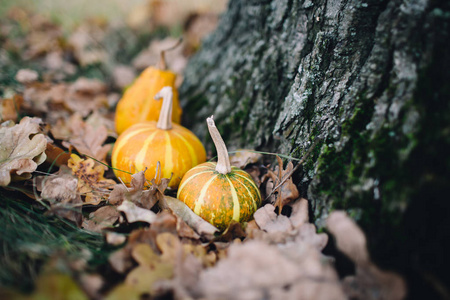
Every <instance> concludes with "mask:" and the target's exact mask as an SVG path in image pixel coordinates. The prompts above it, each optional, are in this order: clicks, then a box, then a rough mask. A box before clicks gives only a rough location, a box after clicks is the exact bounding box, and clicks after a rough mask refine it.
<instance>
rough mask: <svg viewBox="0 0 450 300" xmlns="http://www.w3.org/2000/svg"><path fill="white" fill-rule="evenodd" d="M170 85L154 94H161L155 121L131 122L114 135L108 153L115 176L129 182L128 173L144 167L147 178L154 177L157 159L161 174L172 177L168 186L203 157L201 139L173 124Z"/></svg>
mask: <svg viewBox="0 0 450 300" xmlns="http://www.w3.org/2000/svg"><path fill="white" fill-rule="evenodd" d="M172 97H173V92H172V87H164V88H163V89H162V90H161V91H160V92H159V93H158V94H157V95H156V98H157V99H160V98H163V101H162V102H163V105H162V109H161V115H160V117H159V120H158V122H155V121H147V122H142V123H138V124H135V125H132V126H131V127H130V128H128V129H127V130H125V131H124V132H123V133H122V134H121V135H120V136H119V138H118V139H117V141H116V143H115V145H114V148H113V151H112V157H111V164H112V166H113V168H114V173H115V175H116V177H118V178H120V179H121V180H122V181H123V182H124V183H126V184H129V183H130V182H131V174H134V173H136V172H139V171H143V170H145V169H147V171H146V172H145V177H146V178H147V180H151V179H152V178H155V174H156V169H157V165H158V162H159V163H160V164H161V176H162V177H164V178H170V177H171V176H172V179H171V180H170V182H169V187H170V188H173V189H174V188H176V187H178V184H179V183H180V181H181V178H182V177H183V175H184V174H185V173H186V172H187V171H188V170H189V169H191V168H192V167H195V166H196V165H197V164H199V163H203V162H205V161H206V151H205V148H204V147H203V144H202V143H201V142H200V140H199V139H198V138H197V137H196V136H195V135H194V134H193V133H192V132H191V131H190V130H188V129H187V128H185V127H183V126H181V125H179V124H173V123H172V120H171V118H170V115H171V112H172V99H173V98H172Z"/></svg>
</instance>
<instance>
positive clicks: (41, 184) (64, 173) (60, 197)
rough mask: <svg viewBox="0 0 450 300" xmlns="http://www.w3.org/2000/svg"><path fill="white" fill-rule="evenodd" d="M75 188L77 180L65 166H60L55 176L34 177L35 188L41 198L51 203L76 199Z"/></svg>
mask: <svg viewBox="0 0 450 300" xmlns="http://www.w3.org/2000/svg"><path fill="white" fill-rule="evenodd" d="M77 186H78V179H77V178H76V177H75V176H73V175H72V172H71V170H70V169H69V168H68V167H67V166H61V168H60V169H59V171H58V172H57V173H55V174H51V175H49V176H38V177H36V188H37V190H38V191H41V197H42V198H43V199H45V200H48V201H50V202H51V203H57V202H67V201H70V200H71V199H74V198H77V197H78V196H79V195H78V193H77Z"/></svg>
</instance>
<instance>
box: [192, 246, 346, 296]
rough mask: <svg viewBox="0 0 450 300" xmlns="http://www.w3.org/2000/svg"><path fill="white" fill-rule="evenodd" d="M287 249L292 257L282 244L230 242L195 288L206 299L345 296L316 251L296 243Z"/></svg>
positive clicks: (336, 279) (332, 272) (328, 266)
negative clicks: (293, 255)
mask: <svg viewBox="0 0 450 300" xmlns="http://www.w3.org/2000/svg"><path fill="white" fill-rule="evenodd" d="M289 249H290V250H291V251H293V252H296V256H297V258H296V259H295V260H293V259H292V257H290V256H287V255H286V254H285V252H286V250H287V248H286V247H279V246H276V245H268V244H266V243H264V242H262V241H255V240H249V241H247V242H243V243H233V244H232V245H231V246H230V248H229V249H228V256H227V257H225V258H223V259H221V260H219V261H218V263H217V264H216V265H215V266H214V267H212V268H208V269H205V270H204V271H203V272H201V273H200V280H199V290H200V291H201V293H202V296H203V297H204V298H206V299H249V300H253V299H255V300H256V299H264V298H267V299H311V300H313V299H314V300H315V299H345V297H344V295H343V292H342V290H341V289H340V286H339V281H338V276H337V274H336V272H335V271H334V270H333V268H332V267H331V265H330V264H328V263H326V262H325V261H324V260H323V256H322V255H321V254H320V252H319V251H317V250H316V249H314V248H312V247H309V246H308V245H305V247H300V246H299V245H297V244H294V245H292V246H289ZM325 291H326V293H325ZM281 294H284V297H280V295H281ZM330 297H331V298H330Z"/></svg>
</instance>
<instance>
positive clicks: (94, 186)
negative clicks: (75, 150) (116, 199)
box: [68, 154, 116, 205]
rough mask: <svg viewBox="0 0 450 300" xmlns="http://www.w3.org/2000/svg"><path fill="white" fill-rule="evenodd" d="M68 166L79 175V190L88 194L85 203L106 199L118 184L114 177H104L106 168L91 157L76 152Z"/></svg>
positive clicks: (94, 203) (94, 202) (93, 203)
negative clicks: (81, 155) (83, 156)
mask: <svg viewBox="0 0 450 300" xmlns="http://www.w3.org/2000/svg"><path fill="white" fill-rule="evenodd" d="M68 166H69V167H70V168H71V169H72V173H73V174H74V175H75V176H77V177H78V179H79V180H78V192H79V193H81V194H82V195H83V194H84V195H86V198H85V200H84V202H85V204H92V205H97V204H99V203H100V202H101V201H103V200H105V199H106V196H107V194H109V192H110V189H111V188H112V187H113V186H114V185H115V184H116V182H115V181H114V180H112V179H107V178H104V177H103V176H104V173H105V169H104V166H103V165H101V164H96V163H95V161H94V160H93V159H91V158H88V159H82V158H80V157H79V156H78V155H76V154H72V155H70V159H69V161H68Z"/></svg>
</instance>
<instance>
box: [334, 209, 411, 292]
mask: <svg viewBox="0 0 450 300" xmlns="http://www.w3.org/2000/svg"><path fill="white" fill-rule="evenodd" d="M327 228H328V230H329V231H330V232H331V233H332V234H333V235H334V237H335V239H336V244H337V247H338V249H339V250H340V251H341V252H343V253H344V254H345V255H346V256H347V257H348V258H350V259H351V260H352V261H353V262H354V263H355V264H356V275H355V276H348V277H346V278H344V281H343V285H344V289H345V291H346V293H347V295H348V296H349V297H351V298H352V299H404V297H405V296H406V284H405V281H404V279H403V278H402V277H400V276H399V275H397V274H395V273H393V272H389V271H382V270H380V269H379V268H378V267H377V266H375V264H373V263H372V261H371V260H370V257H369V253H368V251H367V242H366V237H365V236H364V233H363V232H362V230H361V229H360V228H359V227H358V226H357V225H356V224H355V222H354V221H353V220H352V219H350V218H349V217H348V216H347V214H346V213H345V212H343V211H334V212H332V213H331V214H330V216H329V217H328V220H327Z"/></svg>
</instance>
